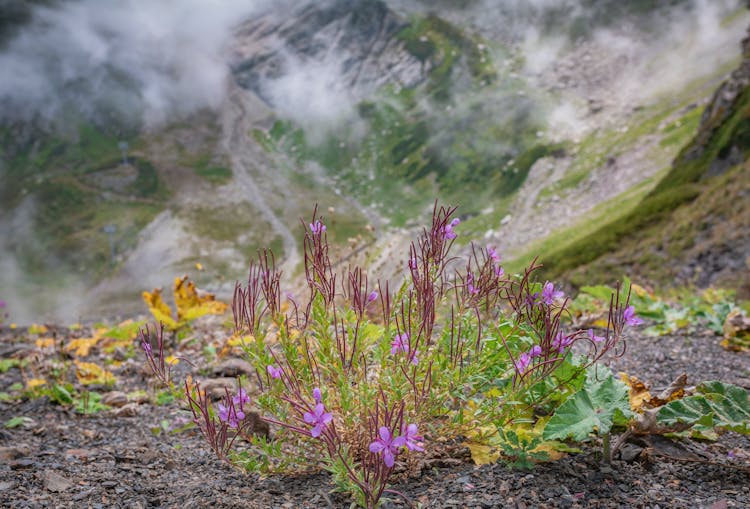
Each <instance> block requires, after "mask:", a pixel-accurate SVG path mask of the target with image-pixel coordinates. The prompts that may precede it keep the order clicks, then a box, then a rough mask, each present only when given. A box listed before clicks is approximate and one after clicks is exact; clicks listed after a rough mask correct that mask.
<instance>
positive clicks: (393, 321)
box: [143, 204, 638, 508]
mask: <svg viewBox="0 0 750 509" xmlns="http://www.w3.org/2000/svg"><path fill="white" fill-rule="evenodd" d="M455 212H456V209H455V208H452V207H441V206H438V205H437V204H436V205H435V207H434V210H433V214H432V221H431V224H430V225H429V227H428V228H424V229H423V230H422V232H421V234H420V235H419V237H418V238H417V239H416V240H415V241H414V242H413V243H412V244H411V245H410V248H409V253H408V254H407V256H406V257H405V259H404V268H405V273H406V275H405V277H404V280H403V282H402V284H401V285H400V286H399V287H398V288H397V289H396V290H395V291H393V290H392V288H391V286H390V284H389V283H388V282H381V281H373V280H372V278H371V277H368V276H369V275H368V274H367V272H366V271H365V270H364V269H363V268H360V267H347V268H345V269H344V270H342V271H341V272H340V273H337V271H336V270H335V269H334V265H333V263H332V261H331V258H330V255H329V246H328V240H327V226H326V224H325V218H323V217H322V216H320V215H319V214H318V213H317V208H316V209H315V210H314V211H313V214H312V217H311V218H310V219H309V220H308V221H302V225H303V228H304V229H305V234H304V240H303V247H304V264H305V267H304V269H305V271H304V274H305V281H306V286H307V288H306V292H307V295H306V298H305V299H304V300H302V301H300V302H298V301H297V300H296V299H294V298H292V297H290V296H288V297H287V299H286V302H284V303H283V305H282V302H281V295H282V293H281V284H280V281H281V273H280V272H279V271H278V270H277V268H276V266H275V261H274V258H273V255H272V254H271V253H270V252H268V251H263V252H261V253H260V254H259V256H258V259H257V261H255V262H253V263H251V265H250V270H249V277H248V280H247V283H246V284H245V285H241V284H238V285H237V286H236V289H235V293H234V300H233V303H232V310H233V316H234V325H235V333H236V334H237V335H239V336H241V337H244V338H247V341H245V342H244V343H243V348H244V350H245V352H246V354H247V356H248V357H249V359H250V360H251V361H252V363H253V364H254V366H255V368H256V375H257V376H256V378H257V380H256V382H257V394H254V395H253V396H252V398H251V399H252V400H251V401H250V398H247V395H245V394H244V393H243V392H240V393H238V394H237V395H234V396H232V395H230V394H229V393H227V394H226V395H225V397H224V400H223V401H222V402H221V404H220V406H218V407H217V408H216V409H214V408H213V407H212V406H211V404H210V402H209V401H208V400H207V397H206V395H205V393H202V392H201V391H200V389H199V388H197V387H196V386H191V385H190V384H186V385H185V395H186V397H187V399H188V401H189V403H190V407H191V409H192V410H193V414H194V418H195V422H196V424H197V425H198V427H199V428H200V430H201V432H202V433H203V435H204V436H205V437H206V439H207V441H208V442H209V444H210V446H211V448H212V449H213V450H214V451H215V452H216V454H217V455H219V456H220V457H222V458H225V459H226V458H228V459H235V460H237V461H239V462H240V463H244V464H246V465H252V466H253V467H254V468H267V469H273V468H274V465H276V466H279V465H289V462H288V461H285V458H288V457H290V456H295V455H296V456H297V457H299V458H300V461H299V462H298V463H297V466H298V467H299V466H300V465H307V466H315V464H314V463H313V464H311V463H310V462H309V460H308V461H307V462H306V460H307V459H308V458H312V457H315V458H318V460H317V464H318V465H322V466H323V467H324V468H326V469H327V470H329V471H330V472H331V473H332V475H333V478H334V480H335V482H336V483H337V485H338V486H339V488H340V489H341V490H342V491H345V492H348V493H351V494H352V495H353V496H354V498H355V500H356V502H357V503H358V504H360V505H361V506H363V507H368V508H370V507H375V506H377V505H378V503H379V501H380V499H381V497H382V496H383V495H384V494H386V493H392V494H395V495H398V494H397V493H395V492H391V491H389V490H388V488H387V484H388V480H389V478H390V476H391V475H392V474H393V472H394V471H397V470H398V469H399V468H400V467H399V464H401V465H403V466H405V467H409V466H411V467H416V465H417V464H418V460H419V457H420V456H421V455H423V454H430V453H434V452H432V451H431V449H434V444H435V442H434V438H435V437H438V436H441V437H458V436H472V433H473V432H475V431H477V430H483V429H487V428H488V427H489V428H492V429H496V430H501V431H502V430H503V429H505V428H506V427H518V426H523V425H526V424H529V425H532V424H536V427H535V429H537V428H539V425H538V424H539V423H535V415H537V412H538V410H539V409H543V410H544V413H545V414H546V415H551V414H552V413H553V412H554V410H555V408H556V407H558V406H559V405H560V404H561V403H562V402H563V401H564V400H565V399H566V398H567V397H568V396H570V395H571V394H573V393H574V392H575V391H577V390H578V389H580V388H581V385H582V383H583V381H584V379H585V377H586V372H587V368H589V367H590V366H592V365H593V364H594V363H595V362H596V361H598V360H600V359H601V358H602V357H603V356H604V355H605V354H606V353H607V352H614V353H616V354H618V353H622V351H623V350H624V348H621V347H620V346H621V345H622V344H623V335H624V330H625V327H626V326H630V325H633V324H635V323H636V321H637V320H638V319H637V317H636V316H635V315H634V313H633V311H632V310H631V308H630V307H629V305H628V299H627V298H626V299H625V300H624V302H621V300H620V296H619V293H618V295H616V296H613V298H612V301H611V303H610V312H609V315H610V316H609V323H608V326H607V329H606V332H605V333H604V335H602V336H600V335H597V334H596V333H595V332H594V331H593V330H592V331H589V330H570V329H568V327H567V325H566V324H567V322H566V321H565V320H564V318H565V317H566V316H567V311H566V306H567V304H568V300H567V298H566V297H565V295H564V294H563V292H562V291H561V290H559V289H558V288H556V287H555V285H554V283H552V282H549V281H547V282H545V283H543V284H542V283H540V282H537V281H536V279H535V276H536V272H537V270H538V268H539V266H538V265H537V264H536V263H532V264H531V266H530V267H528V268H527V269H526V270H525V271H524V273H523V274H520V275H518V276H513V277H510V276H508V275H506V274H505V272H504V270H503V268H502V265H501V263H500V261H501V260H500V256H499V255H498V253H497V252H496V251H495V249H494V248H492V247H490V246H487V247H485V248H481V247H478V246H476V245H472V246H471V249H470V252H469V254H468V256H467V257H466V259H465V260H463V261H462V260H460V259H459V258H457V257H454V256H452V255H451V248H452V247H453V244H454V241H455V239H456V237H457V236H458V235H460V221H459V219H458V218H456V217H454V215H455ZM147 332H148V330H147ZM143 344H144V352H145V353H146V356H147V359H148V364H149V366H150V367H151V369H152V370H153V371H154V373H155V374H156V376H157V377H158V378H159V379H160V380H162V381H163V382H170V378H169V376H170V373H169V368H168V366H166V365H164V364H163V362H162V361H161V359H163V351H162V346H161V345H162V343H161V342H158V349H154V348H153V347H152V346H151V341H150V340H149V339H148V338H147V336H146V335H144V340H143ZM579 344H580V345H582V346H585V348H579V347H577V346H576V345H579ZM155 350H156V353H155ZM574 350H576V351H580V353H578V354H576V355H574V353H573V352H574ZM248 390H250V389H249V387H248ZM249 408H252V409H253V411H255V412H258V414H259V415H260V416H261V418H262V419H263V420H265V421H266V422H267V423H269V424H271V425H272V427H273V429H274V443H275V445H271V444H270V443H269V442H268V441H267V440H265V439H261V438H258V437H253V436H251V435H250V433H249V432H248V431H247V430H246V429H245V428H244V426H245V424H244V423H245V420H244V419H243V417H244V415H245V414H246V413H247V412H248V411H249ZM503 436H509V435H508V434H507V433H506V434H503ZM514 436H515V435H514ZM524 436H526V435H524ZM540 436H541V432H539V433H537V436H536V438H535V437H534V436H532V437H530V438H529V439H528V441H527V442H524V444H526V445H528V444H533V445H534V446H536V444H537V443H539V442H540V441H541V438H539V437H540ZM237 437H243V438H247V439H248V440H250V442H251V443H252V444H253V446H255V448H256V449H255V451H256V453H257V454H259V455H261V456H263V459H262V460H260V461H258V460H247V455H246V454H245V455H244V456H243V455H241V454H237V455H235V456H232V453H231V451H230V450H231V448H232V446H234V445H236V443H237ZM528 453H529V454H528V457H541V456H542V455H534V454H532V451H528ZM242 458H245V460H247V461H243V459H242ZM516 460H517V458H514V461H516Z"/></svg>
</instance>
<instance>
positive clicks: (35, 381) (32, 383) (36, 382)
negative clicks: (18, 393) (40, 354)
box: [26, 378, 47, 389]
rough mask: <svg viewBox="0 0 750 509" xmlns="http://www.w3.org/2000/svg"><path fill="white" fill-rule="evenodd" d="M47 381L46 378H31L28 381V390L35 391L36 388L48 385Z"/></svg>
mask: <svg viewBox="0 0 750 509" xmlns="http://www.w3.org/2000/svg"><path fill="white" fill-rule="evenodd" d="M46 384H47V380H45V379H44V378H31V379H29V380H27V381H26V388H27V389H33V388H35V387H39V386H41V385H46Z"/></svg>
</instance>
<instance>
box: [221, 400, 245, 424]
mask: <svg viewBox="0 0 750 509" xmlns="http://www.w3.org/2000/svg"><path fill="white" fill-rule="evenodd" d="M244 418H245V412H243V411H242V410H237V409H236V408H235V407H234V405H230V406H224V405H222V404H221V403H219V420H220V421H221V422H226V423H227V424H229V427H230V428H237V427H238V426H239V424H240V421H241V420H242V419H244Z"/></svg>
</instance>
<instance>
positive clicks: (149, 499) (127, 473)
mask: <svg viewBox="0 0 750 509" xmlns="http://www.w3.org/2000/svg"><path fill="white" fill-rule="evenodd" d="M58 332H59V334H63V333H64V332H65V331H58ZM19 337H20V334H19V332H17V331H9V330H7V329H6V330H4V331H1V332H0V340H2V341H1V342H0V354H1V356H2V357H3V358H10V357H13V356H16V357H18V356H24V355H29V354H30V353H31V350H30V349H29V348H28V347H26V346H24V345H23V344H21V343H19ZM718 342H719V340H718V338H716V337H713V336H708V335H703V334H698V335H685V336H679V335H676V336H666V337H661V338H651V337H634V338H631V339H630V341H629V346H628V350H627V352H626V354H625V356H624V357H622V358H619V359H616V360H615V361H614V362H613V363H612V367H613V368H615V369H618V370H624V371H627V372H628V373H629V374H635V375H637V376H638V377H639V378H641V379H642V380H645V381H647V382H650V383H652V384H653V386H654V387H655V388H659V387H662V386H666V385H668V384H669V382H670V381H671V380H673V379H674V378H676V377H677V376H678V375H679V374H681V373H682V372H684V371H686V372H687V373H688V375H689V381H690V383H697V382H698V381H701V380H709V379H719V380H723V381H727V382H732V383H736V384H739V385H742V386H744V387H746V388H748V387H749V386H750V379H749V378H750V373H749V372H748V370H750V356H748V355H747V354H742V353H732V352H728V351H726V350H724V349H722V348H721V347H720V346H719V344H718ZM116 374H117V376H118V380H119V382H118V387H117V389H118V390H120V391H129V390H132V389H134V388H138V387H143V386H144V384H145V380H144V378H143V372H142V370H141V368H140V366H139V365H138V361H137V360H135V359H133V360H131V361H126V362H125V363H124V364H123V365H122V366H120V368H119V371H118V372H117V373H116ZM20 380H21V373H20V370H18V369H16V368H13V369H10V370H8V371H7V372H6V373H4V374H0V390H7V387H9V386H10V385H11V384H12V383H14V382H17V381H20ZM178 412H179V408H178V406H177V405H176V404H171V405H165V406H156V405H152V404H149V403H145V402H144V403H140V404H139V403H129V404H127V405H125V406H122V407H119V408H116V409H114V410H111V411H107V412H101V413H98V414H94V415H89V416H84V415H80V414H77V413H75V412H74V411H73V410H72V409H66V408H63V407H60V406H58V405H53V404H51V403H50V402H49V401H47V400H46V399H45V398H41V399H35V400H27V401H21V402H0V421H2V422H6V421H7V420H8V419H11V418H13V417H16V416H25V417H28V418H30V419H31V420H30V421H27V423H26V424H25V425H24V426H20V427H16V428H12V429H2V431H0V506H2V507H10V508H32V507H33V508H37V507H62V508H85V507H91V508H109V507H123V508H146V507H180V508H183V509H187V508H196V507H212V508H231V507H248V508H326V507H331V508H346V507H349V505H350V502H349V500H348V499H347V498H346V497H345V496H343V495H341V494H336V493H332V492H331V490H332V489H333V484H332V483H331V482H330V479H329V477H328V475H327V474H325V473H317V474H311V475H299V476H270V477H266V478H262V479H261V478H259V477H258V476H257V475H254V474H246V473H243V472H240V471H238V470H236V469H233V468H232V467H230V466H229V465H227V464H225V463H222V462H220V461H218V460H217V459H215V457H214V456H213V455H212V454H211V453H210V452H209V451H208V450H207V449H206V447H204V445H203V443H202V441H201V439H200V437H199V436H197V435H196V434H195V433H193V432H185V433H180V434H174V435H173V434H168V433H160V434H154V433H153V432H152V428H158V427H159V425H160V423H161V421H162V420H164V419H171V418H173V417H174V416H175V415H176V414H177V413H178ZM597 445H598V444H595V443H592V444H588V445H585V446H584V447H583V452H582V453H580V454H575V455H569V456H567V457H565V458H563V459H561V460H558V461H555V462H552V463H547V464H541V465H538V466H537V467H536V468H535V469H534V470H533V471H530V472H529V471H520V470H511V469H509V468H508V467H506V466H504V465H502V464H495V465H487V466H481V467H477V466H474V465H473V464H472V463H471V462H470V460H469V458H468V452H467V451H466V450H465V449H463V448H462V447H460V446H458V447H456V448H455V454H452V455H451V457H443V458H432V459H431V460H429V461H425V462H424V464H423V466H422V469H421V472H420V473H419V474H418V475H416V476H413V477H407V476H406V474H404V475H403V476H401V477H400V478H398V477H397V478H396V480H395V482H394V485H393V489H394V490H396V491H398V492H400V493H402V494H403V497H395V496H391V499H390V500H389V501H387V502H386V503H385V504H384V507H386V508H389V507H424V508H494V507H497V508H501V507H514V508H537V507H538V508H545V507H562V508H576V507H649V508H672V507H675V508H711V509H721V508H729V507H750V438H748V437H742V436H739V435H733V434H727V435H725V436H723V437H722V438H721V439H720V440H719V441H718V442H714V443H710V442H695V441H682V442H671V441H668V440H666V439H661V438H660V437H655V438H653V439H650V440H649V441H645V442H644V441H643V440H641V441H640V443H632V444H631V443H629V444H626V445H627V446H628V447H626V448H623V453H624V452H625V450H626V449H628V448H629V449H628V450H631V451H632V450H633V448H635V450H636V452H640V455H638V457H637V459H635V460H633V461H624V460H622V459H616V460H615V461H614V462H613V464H612V466H611V467H603V466H602V465H601V463H600V456H599V449H598V448H597Z"/></svg>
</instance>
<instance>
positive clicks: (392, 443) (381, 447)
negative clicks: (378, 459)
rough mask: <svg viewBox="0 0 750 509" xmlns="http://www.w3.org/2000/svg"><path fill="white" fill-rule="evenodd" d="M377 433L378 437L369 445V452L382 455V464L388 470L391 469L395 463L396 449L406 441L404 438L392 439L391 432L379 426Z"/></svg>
mask: <svg viewBox="0 0 750 509" xmlns="http://www.w3.org/2000/svg"><path fill="white" fill-rule="evenodd" d="M378 432H379V435H380V437H379V438H378V439H377V440H375V441H374V442H372V443H370V452H371V453H374V454H378V453H381V454H383V463H385V466H387V467H388V468H391V467H393V465H394V463H396V455H397V454H398V448H399V447H403V446H405V445H406V439H405V438H404V437H396V438H393V435H391V430H389V429H388V428H387V427H386V426H381V427H380V430H378Z"/></svg>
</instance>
